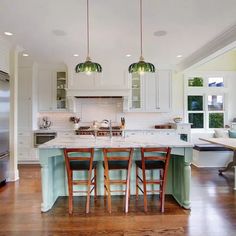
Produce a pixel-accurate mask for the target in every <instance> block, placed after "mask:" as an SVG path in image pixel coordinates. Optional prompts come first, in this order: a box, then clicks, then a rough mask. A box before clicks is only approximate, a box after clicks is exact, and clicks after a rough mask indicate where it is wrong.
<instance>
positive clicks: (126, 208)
mask: <svg viewBox="0 0 236 236" xmlns="http://www.w3.org/2000/svg"><path fill="white" fill-rule="evenodd" d="M130 170H131V160H129V164H128V170H127V179H126V193H125V213H128V211H129V195H130Z"/></svg>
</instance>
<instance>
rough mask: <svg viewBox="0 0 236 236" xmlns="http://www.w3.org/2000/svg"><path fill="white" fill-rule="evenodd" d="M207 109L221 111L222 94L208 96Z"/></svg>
mask: <svg viewBox="0 0 236 236" xmlns="http://www.w3.org/2000/svg"><path fill="white" fill-rule="evenodd" d="M208 110H209V111H223V96H222V95H210V96H208Z"/></svg>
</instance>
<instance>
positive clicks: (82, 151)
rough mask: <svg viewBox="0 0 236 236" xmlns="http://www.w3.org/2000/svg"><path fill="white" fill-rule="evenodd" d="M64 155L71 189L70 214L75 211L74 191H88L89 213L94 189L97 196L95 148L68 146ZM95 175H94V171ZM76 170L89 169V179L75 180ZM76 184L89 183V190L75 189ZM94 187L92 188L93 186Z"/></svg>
mask: <svg viewBox="0 0 236 236" xmlns="http://www.w3.org/2000/svg"><path fill="white" fill-rule="evenodd" d="M64 157H65V163H66V170H67V178H68V190H69V214H72V212H73V193H75V192H84V193H87V200H86V213H89V209H90V194H91V192H92V191H93V190H94V198H95V199H96V196H97V182H96V176H97V173H96V172H97V171H96V170H97V169H96V166H97V162H96V161H93V157H94V149H93V148H68V149H64ZM93 170H94V175H93V177H92V171H93ZM75 171H88V178H87V180H75V179H74V176H73V174H74V172H75ZM75 185H87V191H82V190H81V191H74V190H73V186H75ZM91 187H92V188H91Z"/></svg>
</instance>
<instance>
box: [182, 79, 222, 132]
mask: <svg viewBox="0 0 236 236" xmlns="http://www.w3.org/2000/svg"><path fill="white" fill-rule="evenodd" d="M185 91H186V92H185V94H186V120H187V121H188V122H189V123H191V124H192V125H191V128H192V129H208V128H209V129H213V128H223V127H224V125H225V113H226V111H225V93H226V88H225V81H224V77H223V76H196V77H195V76H192V77H187V79H186V85H185Z"/></svg>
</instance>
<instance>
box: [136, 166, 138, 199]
mask: <svg viewBox="0 0 236 236" xmlns="http://www.w3.org/2000/svg"><path fill="white" fill-rule="evenodd" d="M136 200H138V166H137V165H136Z"/></svg>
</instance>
